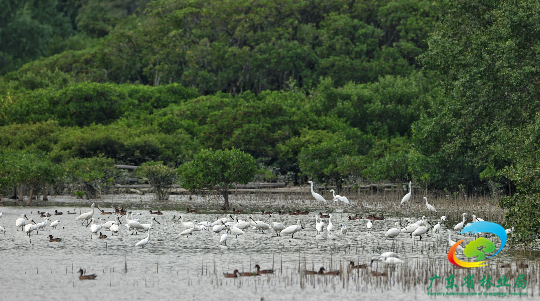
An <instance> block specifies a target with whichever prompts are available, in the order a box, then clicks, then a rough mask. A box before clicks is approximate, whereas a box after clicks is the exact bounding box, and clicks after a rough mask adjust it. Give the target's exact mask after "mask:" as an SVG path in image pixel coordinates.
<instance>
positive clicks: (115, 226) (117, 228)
mask: <svg viewBox="0 0 540 301" xmlns="http://www.w3.org/2000/svg"><path fill="white" fill-rule="evenodd" d="M109 230H111V232H112V234H114V233H116V234H118V231H120V224H116V223H115V224H113V225H111V227H110V228H109ZM112 234H111V235H112Z"/></svg>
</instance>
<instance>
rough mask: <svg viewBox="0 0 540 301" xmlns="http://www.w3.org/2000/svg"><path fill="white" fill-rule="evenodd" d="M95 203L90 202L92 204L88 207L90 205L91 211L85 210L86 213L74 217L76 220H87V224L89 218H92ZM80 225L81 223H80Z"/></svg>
mask: <svg viewBox="0 0 540 301" xmlns="http://www.w3.org/2000/svg"><path fill="white" fill-rule="evenodd" d="M95 206H96V205H95V204H94V203H92V205H91V206H90V207H92V211H90V212H86V213H83V214H81V215H79V216H77V218H75V220H76V221H83V224H84V221H87V222H88V224H90V219H91V218H92V216H93V215H94V207H95ZM88 224H86V226H88ZM81 225H82V224H81Z"/></svg>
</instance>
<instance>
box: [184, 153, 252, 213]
mask: <svg viewBox="0 0 540 301" xmlns="http://www.w3.org/2000/svg"><path fill="white" fill-rule="evenodd" d="M178 173H179V174H180V175H181V182H182V187H184V188H186V189H189V190H192V191H197V190H201V189H211V190H214V189H215V190H216V191H217V192H218V193H219V194H220V195H222V196H223V199H224V200H225V203H224V205H223V208H224V209H229V189H231V188H232V185H234V184H246V183H247V182H249V181H251V180H252V179H253V177H254V176H255V174H256V173H257V163H256V162H255V159H254V158H253V157H252V156H251V155H250V154H246V153H244V152H243V151H241V150H238V149H235V148H232V149H230V150H223V151H222V150H216V151H214V150H212V149H203V150H201V151H200V152H199V153H198V154H197V155H195V157H194V158H193V160H192V161H190V162H187V163H184V164H183V165H181V166H180V167H179V168H178Z"/></svg>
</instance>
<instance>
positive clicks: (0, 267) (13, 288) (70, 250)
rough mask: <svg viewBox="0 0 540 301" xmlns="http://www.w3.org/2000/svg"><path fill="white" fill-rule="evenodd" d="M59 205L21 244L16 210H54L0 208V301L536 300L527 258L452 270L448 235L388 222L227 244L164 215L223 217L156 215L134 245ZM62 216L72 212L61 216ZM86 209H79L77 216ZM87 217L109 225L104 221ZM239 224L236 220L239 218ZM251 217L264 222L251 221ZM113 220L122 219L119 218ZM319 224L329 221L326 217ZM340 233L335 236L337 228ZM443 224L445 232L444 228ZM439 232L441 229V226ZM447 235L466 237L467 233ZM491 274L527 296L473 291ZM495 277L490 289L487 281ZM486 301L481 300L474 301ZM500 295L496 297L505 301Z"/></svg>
mask: <svg viewBox="0 0 540 301" xmlns="http://www.w3.org/2000/svg"><path fill="white" fill-rule="evenodd" d="M67 210H68V208H59V211H63V212H64V215H59V216H55V215H53V216H52V217H51V220H56V219H58V220H60V221H61V223H60V226H59V227H58V228H57V229H51V228H50V227H47V228H46V229H45V230H44V231H40V232H39V234H36V233H32V235H31V237H30V238H29V237H27V236H26V235H25V234H24V232H22V231H20V229H16V227H15V220H16V219H17V218H18V217H19V216H20V215H21V214H22V213H25V214H26V215H27V216H28V217H29V218H33V219H34V221H36V222H40V221H42V218H40V217H39V215H38V214H37V211H49V212H54V209H53V210H51V208H50V207H49V208H36V207H33V208H23V207H0V212H3V216H2V217H1V218H0V225H2V226H4V227H5V228H6V233H5V235H2V234H0V257H1V258H2V263H1V264H0V283H2V294H1V297H0V299H4V298H6V300H14V299H15V298H17V299H23V298H24V299H25V300H42V299H48V300H95V299H96V298H98V299H99V298H107V299H114V300H143V299H146V300H157V299H159V300H172V299H180V300H203V299H204V300H218V299H220V300H221V299H235V300H261V299H262V298H264V300H300V299H302V300H325V299H333V298H339V299H340V300H358V299H360V298H362V299H363V298H369V299H373V300H381V299H388V298H390V300H428V299H430V300H431V299H433V298H439V299H444V300H449V299H450V300H451V299H454V298H456V299H477V298H478V297H471V296H464V297H450V296H443V297H434V296H429V295H428V294H427V292H428V290H427V288H428V286H429V283H430V280H429V278H431V277H432V276H433V275H434V274H437V275H439V276H440V277H441V279H439V280H436V281H435V284H434V286H433V287H432V288H431V289H430V291H431V292H444V293H446V292H484V291H485V292H491V293H494V292H509V291H516V292H526V293H527V297H526V298H531V299H532V298H535V297H537V296H538V291H539V288H538V279H539V277H538V275H537V274H538V267H539V266H538V264H537V263H536V262H534V261H530V258H528V259H527V260H526V262H527V263H528V264H529V268H528V269H526V270H518V269H517V267H516V262H517V261H519V262H521V261H524V260H522V259H521V258H520V257H519V256H520V255H519V254H515V253H510V252H505V251H504V250H503V252H502V254H501V256H498V259H497V261H500V262H510V263H511V264H512V268H510V269H497V265H500V264H499V263H495V262H493V263H492V264H491V266H490V267H488V268H482V269H475V270H474V271H471V270H461V269H455V268H454V267H453V266H452V265H451V264H450V263H449V262H448V259H447V252H448V249H449V247H448V243H447V235H432V236H430V237H424V238H423V239H422V241H418V238H417V239H416V240H415V241H414V242H413V240H412V239H411V238H409V236H408V235H405V234H401V235H400V236H399V238H398V239H397V240H396V241H393V240H386V239H385V238H384V233H385V232H386V230H387V229H389V228H392V227H394V223H395V222H396V221H397V219H396V218H391V217H390V218H387V219H386V220H384V221H374V222H373V224H374V226H373V229H372V230H371V231H370V232H368V231H367V229H366V223H367V220H354V221H349V220H347V217H346V214H340V213H336V214H334V216H333V218H332V222H333V224H334V229H335V230H334V231H333V234H332V235H330V236H329V235H327V234H326V233H325V234H323V235H316V231H315V221H314V220H315V217H314V215H313V214H310V215H307V216H289V215H275V216H274V217H275V218H276V219H278V220H279V221H281V222H283V224H285V225H290V224H295V223H296V221H297V220H298V219H300V220H301V221H302V223H303V225H304V226H305V229H304V230H302V231H301V232H299V233H297V234H296V235H295V237H294V238H290V237H276V235H275V233H274V232H273V231H266V233H259V232H258V231H254V230H251V229H250V230H247V231H246V234H245V235H241V236H238V238H236V237H234V236H233V235H229V237H228V240H227V246H222V245H220V244H219V240H220V236H221V234H216V233H213V232H211V231H201V232H194V235H192V236H190V237H189V238H186V237H180V235H179V233H180V232H181V231H183V230H184V228H183V227H182V225H181V223H179V222H178V223H175V222H173V217H178V216H179V215H183V216H184V217H185V219H186V220H198V221H210V222H213V221H215V220H216V219H217V218H219V217H223V216H224V215H216V214H185V213H181V212H178V211H164V215H162V216H155V215H152V216H155V217H156V219H157V220H158V221H159V222H160V223H161V224H159V225H158V224H155V225H154V230H152V231H151V234H150V242H149V244H148V245H147V246H146V247H145V248H141V247H135V246H134V245H135V244H136V243H137V242H138V241H139V240H141V239H143V238H145V237H146V234H145V233H139V234H137V235H130V232H128V231H127V229H126V227H125V223H124V224H123V225H122V226H121V231H120V234H119V235H118V236H116V235H111V233H110V231H101V232H103V233H104V234H106V235H108V237H107V238H106V239H97V236H95V235H94V236H92V235H91V232H90V229H89V227H88V228H87V227H85V226H84V225H81V222H77V221H75V217H77V216H78V214H77V215H67V214H66V211H67ZM69 210H71V208H70V209H69ZM89 210H90V208H88V207H86V208H84V207H83V208H82V212H87V211H89ZM135 212H139V213H141V215H140V220H141V222H142V223H149V222H150V218H151V215H150V214H149V213H148V211H146V210H136V211H135ZM94 217H103V218H105V219H113V218H114V217H113V216H109V215H99V211H98V210H96V211H95V213H94ZM240 217H241V218H242V219H245V217H246V216H245V215H240ZM254 218H255V219H256V220H265V219H266V218H267V216H262V215H254ZM121 220H122V222H124V221H125V217H122V219H121ZM325 221H326V222H328V220H327V219H326V220H325ZM340 223H344V224H346V225H347V227H348V231H347V233H346V234H344V235H343V234H341V233H340V231H339V228H340V226H339V224H340ZM448 226H451V225H450V224H449V225H448ZM444 228H445V227H443V229H444ZM49 234H51V235H53V236H54V237H60V238H62V242H60V243H53V242H49V241H48V235H49ZM452 238H453V239H454V240H455V241H457V240H459V239H466V240H471V238H469V237H467V236H458V235H456V234H455V233H454V234H453V235H452ZM386 251H396V252H398V253H400V255H401V258H402V259H403V260H404V261H405V263H404V264H401V265H397V266H396V267H388V266H385V265H384V264H382V263H379V262H374V264H373V266H372V267H371V269H368V270H364V269H360V270H353V271H348V269H347V264H348V262H349V261H350V260H354V261H355V263H356V264H358V263H365V264H368V265H369V263H370V259H371V258H372V256H376V255H377V254H380V253H382V252H386ZM255 264H259V265H260V266H261V268H262V269H269V268H274V270H275V273H274V274H271V275H263V276H257V277H241V278H237V279H228V278H224V277H223V272H229V273H230V272H232V271H233V270H234V269H238V270H240V271H244V272H248V271H254V265H255ZM320 267H325V269H326V270H327V271H328V270H341V272H342V275H341V276H320V275H307V276H306V275H304V274H302V273H301V272H302V271H303V270H305V269H307V270H318V269H319V268H320ZM79 268H83V269H85V270H86V272H87V273H89V274H92V273H95V274H97V275H98V277H97V279H96V280H93V281H80V280H79V279H78V274H77V271H78V270H79ZM372 270H373V271H377V272H387V273H388V276H387V277H373V276H371V271H372ZM450 274H453V275H455V277H456V278H455V279H456V284H457V285H458V288H457V289H454V290H447V289H446V282H445V281H444V278H446V277H449V275H450ZM468 274H475V275H476V283H475V288H474V289H472V290H471V289H467V288H465V287H463V286H461V284H463V283H464V278H465V277H466V276H467V275H468ZM487 274H491V275H492V276H493V278H495V279H498V278H499V277H500V276H501V275H507V276H508V277H507V278H508V279H509V280H510V281H509V283H512V285H513V284H514V282H515V280H516V278H517V276H518V275H519V274H524V275H526V277H527V279H529V283H528V285H527V287H526V289H523V290H520V289H516V290H512V289H507V288H491V289H490V290H486V289H483V288H482V287H480V284H479V282H478V281H479V280H480V278H481V277H482V275H487ZM495 281H496V280H494V281H493V282H495ZM482 298H484V299H485V297H482ZM507 298H509V299H516V300H517V299H522V297H507ZM507 298H505V299H507Z"/></svg>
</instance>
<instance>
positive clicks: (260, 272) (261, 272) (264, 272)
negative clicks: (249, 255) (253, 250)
mask: <svg viewBox="0 0 540 301" xmlns="http://www.w3.org/2000/svg"><path fill="white" fill-rule="evenodd" d="M255 268H256V269H257V274H273V273H274V270H273V269H271V270H261V267H260V266H259V265H258V264H256V265H255Z"/></svg>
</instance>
